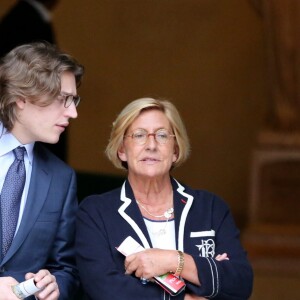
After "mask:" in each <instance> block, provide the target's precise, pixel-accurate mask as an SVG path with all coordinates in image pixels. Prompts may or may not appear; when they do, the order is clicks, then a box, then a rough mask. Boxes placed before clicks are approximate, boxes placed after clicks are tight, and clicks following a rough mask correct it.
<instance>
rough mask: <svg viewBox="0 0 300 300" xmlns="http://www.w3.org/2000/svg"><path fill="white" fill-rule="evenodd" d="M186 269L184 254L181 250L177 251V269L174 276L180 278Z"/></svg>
mask: <svg viewBox="0 0 300 300" xmlns="http://www.w3.org/2000/svg"><path fill="white" fill-rule="evenodd" d="M183 267H184V253H183V252H182V251H180V250H177V267H176V270H175V272H174V275H175V276H177V277H179V276H180V275H181V272H182V270H183Z"/></svg>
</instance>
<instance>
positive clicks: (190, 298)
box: [184, 294, 206, 300]
mask: <svg viewBox="0 0 300 300" xmlns="http://www.w3.org/2000/svg"><path fill="white" fill-rule="evenodd" d="M205 299H206V298H204V297H199V296H196V295H194V294H185V295H184V300H205Z"/></svg>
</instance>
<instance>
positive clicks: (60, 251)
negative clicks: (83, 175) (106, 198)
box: [0, 143, 79, 300]
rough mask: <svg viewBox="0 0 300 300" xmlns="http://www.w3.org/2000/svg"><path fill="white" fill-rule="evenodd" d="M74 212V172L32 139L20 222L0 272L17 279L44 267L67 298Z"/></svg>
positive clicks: (73, 273)
mask: <svg viewBox="0 0 300 300" xmlns="http://www.w3.org/2000/svg"><path fill="white" fill-rule="evenodd" d="M76 211H77V197H76V176H75V172H74V171H73V169H71V168H70V167H69V166H68V165H66V164H65V163H64V162H62V161H61V160H60V159H58V158H57V157H56V156H55V155H53V154H52V153H51V152H50V151H49V150H48V149H46V148H45V147H44V146H42V145H40V144H38V143H36V144H35V146H34V158H33V166H32V174H31V180H30V186H29V190H28V196H27V200H26V206H25V209H24V213H23V217H22V221H21V224H20V227H19V229H18V231H17V234H16V236H15V238H14V239H13V242H12V244H11V247H10V248H9V250H8V252H7V254H6V256H5V257H4V258H3V260H2V261H1V264H0V276H1V277H2V276H12V277H14V278H15V279H16V280H18V281H19V282H21V281H23V280H25V279H24V276H25V274H26V273H27V272H33V273H36V272H37V271H39V270H40V269H48V270H49V271H50V272H51V273H52V274H53V275H55V277H56V280H57V283H58V286H59V290H60V298H59V299H61V300H70V299H72V297H73V295H74V293H75V292H76V289H77V287H78V282H79V281H78V274H77V269H76V267H75V255H74V236H75V215H76ZM0 240H1V239H0ZM31 298H32V299H34V298H33V297H31ZM31 298H27V299H31Z"/></svg>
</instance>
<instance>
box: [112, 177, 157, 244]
mask: <svg viewBox="0 0 300 300" xmlns="http://www.w3.org/2000/svg"><path fill="white" fill-rule="evenodd" d="M127 194H128V195H127ZM131 199H134V196H133V192H132V191H131V188H130V186H129V183H128V182H127V181H125V182H124V184H123V186H122V189H121V195H120V200H121V201H122V202H123V203H122V205H121V206H120V208H119V209H118V212H119V214H120V215H121V216H122V218H123V219H125V221H126V222H127V223H129V224H130V226H131V227H132V229H133V230H134V232H135V233H136V234H137V235H138V237H139V239H140V241H141V242H142V246H143V247H144V248H145V249H146V248H151V241H150V237H149V234H148V232H147V228H146V225H145V222H144V220H143V218H142V216H141V214H140V212H139V210H138V207H137V205H134V204H135V203H133V201H132V200H131ZM143 232H146V235H145V234H144V233H143Z"/></svg>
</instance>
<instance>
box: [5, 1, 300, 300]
mask: <svg viewBox="0 0 300 300" xmlns="http://www.w3.org/2000/svg"><path fill="white" fill-rule="evenodd" d="M296 2H297V0H277V1H276V0H273V1H272V0H256V1H255V0H253V1H251V0H172V1H171V0H127V1H124V0H110V1H105V0H85V1H78V0H72V1H71V0H60V1H59V3H58V4H57V6H56V7H55V9H54V10H53V11H52V17H53V18H52V22H53V29H54V32H55V37H56V42H57V44H58V45H59V47H60V48H61V49H63V50H64V51H67V52H68V53H70V54H72V55H73V56H75V57H76V58H77V59H78V61H79V62H80V63H82V64H83V65H84V66H85V69H86V73H85V76H84V80H83V83H82V86H81V87H80V88H79V90H78V92H79V94H80V96H81V97H82V102H81V103H80V106H79V108H78V112H79V117H78V119H77V120H74V121H72V122H71V125H70V128H69V130H68V136H67V142H66V143H67V146H66V147H67V154H66V161H67V162H68V163H69V164H70V165H71V166H72V167H73V168H74V169H75V170H76V172H77V174H78V187H79V190H78V197H79V200H81V199H82V198H83V197H84V196H86V195H88V194H91V193H94V192H101V191H105V190H107V189H110V188H113V187H114V186H118V185H119V184H120V182H122V180H123V177H124V176H126V174H125V173H124V172H123V171H121V170H116V169H115V168H114V167H113V166H112V164H111V163H110V162H109V161H108V160H107V159H106V157H105V156H104V149H105V146H106V144H107V142H108V138H109V134H110V130H111V125H112V122H113V120H114V119H115V117H116V116H117V114H118V113H119V112H120V110H121V109H122V108H123V107H124V106H125V105H126V104H127V103H128V102H130V101H132V100H134V99H137V98H141V97H144V96H151V97H162V98H167V99H169V100H170V101H172V102H173V103H174V104H175V105H176V107H177V108H178V109H179V111H180V113H181V115H182V117H183V119H184V121H185V124H186V127H187V131H188V133H189V137H190V141H191V145H192V152H191V156H190V158H189V159H188V161H187V162H186V163H185V164H184V165H183V166H181V167H179V168H178V169H175V170H174V171H173V175H174V177H175V178H177V179H178V180H180V181H182V182H184V183H186V184H188V185H190V186H191V187H193V188H199V189H207V190H210V191H213V192H215V193H216V194H218V195H220V196H221V197H222V198H224V199H225V200H226V202H227V203H228V204H229V205H230V207H231V210H232V212H233V215H234V217H235V220H236V223H237V225H238V226H239V227H240V228H241V233H242V240H243V243H244V245H245V247H246V248H247V250H248V249H249V256H250V258H251V259H253V266H254V269H255V285H254V291H253V296H252V298H251V299H254V300H256V299H258V300H259V299H300V296H299V292H298V289H297V288H298V286H299V284H300V271H299V269H297V268H290V267H289V266H290V261H289V262H288V264H289V265H288V266H286V265H285V263H284V261H285V260H284V258H285V257H290V256H294V258H295V263H296V264H294V263H293V265H294V266H295V265H297V264H299V254H297V253H298V251H296V250H298V249H300V247H299V248H297V247H298V246H299V243H300V242H299V238H300V235H299V232H300V231H299V220H300V214H299V212H300V210H298V208H300V207H299V204H296V208H297V210H295V206H293V205H294V204H295V203H297V200H298V202H299V200H300V199H299V198H297V197H298V196H299V195H300V193H299V186H300V179H299V176H300V175H298V174H300V172H298V170H299V161H300V159H299V156H298V154H299V149H300V148H299V144H298V141H299V139H298V131H297V130H298V127H297V126H298V125H297V122H298V121H297V120H298V115H297V113H296V116H295V120H296V121H295V120H294V119H293V118H294V116H291V117H290V119H289V120H290V122H284V120H285V116H286V115H288V113H287V114H285V115H284V116H283V117H281V114H280V111H281V110H280V108H281V107H282V105H281V106H280V105H278V103H281V100H282V99H279V100H278V101H277V98H276V97H275V96H274V93H273V92H274V90H276V89H277V87H278V86H279V87H280V86H282V85H283V86H285V85H284V84H285V83H286V81H285V80H288V79H289V78H290V77H289V74H294V75H295V74H296V75H297V72H296V71H298V69H297V68H299V61H300V60H298V56H297V53H298V52H299V51H300V48H297V46H298V45H297V43H299V42H297V39H295V37H297V34H298V33H299V29H300V26H299V27H297V25H299V22H298V24H297V22H296V21H293V20H295V19H296V20H297V17H298V16H299V15H298V14H297V10H296V9H299V7H298V6H299V5H298V4H296ZM15 3H16V1H12V0H1V1H0V18H1V17H3V16H4V15H5V14H6V13H7V11H8V10H9V9H10V8H11V7H12V6H13V5H14V4H15ZM273 5H274V7H273ZM280 5H282V7H280ZM273 8H274V10H273ZM278 12H283V13H284V12H287V15H284V16H283V17H282V18H279V17H278V14H277V13H278ZM299 14H300V13H299ZM276 18H277V19H276ZM291 20H292V21H291ZM284 22H287V24H288V26H289V27H288V29H290V28H294V29H295V30H292V32H293V35H292V36H291V37H290V38H287V39H285V37H286V35H285V33H286V31H282V30H281V29H280V28H282V26H283V28H286V27H285V23H284ZM293 26H294V27H293ZM276 34H278V37H279V38H282V40H281V39H279V40H277V35H276ZM274 37H275V38H274ZM298 39H299V37H298ZM299 40H300V39H299ZM293 41H296V42H293ZM0 43H2V42H1V40H0ZM280 45H286V47H287V49H288V52H287V53H286V52H284V51H286V49H282V51H283V52H277V51H279V50H280ZM294 46H295V47H296V48H293V47H294ZM291 47H292V51H289V50H290V49H291ZM278 49H279V50H278ZM297 49H299V50H297ZM297 51H298V52H297ZM278 53H283V54H284V55H285V56H283V58H280V57H281V56H280V55H278ZM286 57H288V59H287V61H286V60H284V58H286ZM277 58H278V60H276V59H277ZM290 58H291V59H294V62H295V64H293V63H291V61H290ZM278 61H279V64H280V66H281V67H283V71H282V72H281V71H280V70H279V71H278V72H279V76H274V74H277V73H276V72H277V68H276V66H277V65H278ZM285 62H287V64H288V65H289V66H292V69H285V68H284V64H285ZM274 66H275V67H274ZM293 66H294V67H293ZM294 68H296V71H295V69H294ZM280 74H283V75H282V76H281V75H280ZM296 75H295V76H294V77H293V78H292V80H294V81H293V83H294V82H296V83H298V82H297V80H295V78H298V77H297V76H296ZM278 78H279V79H278ZM281 79H282V80H283V83H284V84H282V83H280V82H281V81H280V80H281ZM293 83H291V85H292V88H291V90H292V91H293V92H294V94H295V98H296V101H295V102H293V101H292V102H289V100H287V101H286V102H285V100H283V102H284V103H288V104H291V105H290V106H291V107H292V108H291V111H297V109H298V106H297V105H299V111H300V101H299V98H298V94H297V92H296V91H295V90H297V84H293ZM286 89H287V90H288V91H290V90H289V85H288V84H287V88H286ZM287 93H288V92H287ZM276 101H277V102H276ZM297 101H298V102H297ZM278 107H279V108H278ZM284 107H285V106H284ZM283 109H284V108H283ZM286 118H289V115H288V116H287V117H286ZM291 120H292V121H291ZM261 150H262V151H263V155H261V153H262V152H261ZM281 150H284V151H283V152H284V154H283V156H284V159H283V161H288V162H289V164H288V165H289V166H290V165H293V166H296V167H292V168H293V171H292V173H291V172H290V169H289V168H287V167H286V165H284V166H283V169H284V174H287V175H286V176H292V177H291V180H289V182H288V183H282V184H283V185H284V193H285V195H286V196H287V198H288V199H289V201H288V205H290V207H291V213H292V214H293V215H294V217H293V224H292V225H291V224H289V221H288V220H286V219H285V217H282V218H280V220H279V218H277V217H276V216H275V217H272V216H271V217H270V216H266V215H263V216H261V215H259V216H258V217H257V214H259V210H260V208H262V209H266V210H268V211H269V210H272V207H275V206H276V205H277V206H278V207H281V205H282V206H284V204H283V203H284V199H282V198H280V201H281V202H280V201H279V202H278V201H277V199H276V201H277V202H276V203H275V204H274V205H273V203H272V201H273V200H272V195H274V194H278V193H277V190H274V189H273V188H274V184H273V183H272V178H274V177H272V176H273V175H272V174H275V173H276V174H281V173H282V172H281V169H280V168H281V165H278V164H276V166H275V169H276V170H275V171H274V172H275V173H274V172H273V173H272V170H273V169H272V168H273V167H272V168H271V170H269V169H268V172H260V170H261V169H262V165H263V166H264V164H263V163H261V161H262V160H263V161H269V157H273V156H272V155H273V154H274V152H275V153H277V152H276V151H281ZM257 153H258V156H259V158H257ZM270 153H271V154H270ZM280 153H281V152H280ZM290 153H292V155H290ZM269 154H270V155H269ZM291 156H292V163H290V161H291V159H290V158H291ZM278 157H282V156H281V154H279V156H278V155H277V156H276V155H275V158H274V160H275V161H278V160H277V158H278ZM279 160H280V159H279ZM280 162H282V160H280ZM294 163H295V164H294ZM253 170H256V171H255V172H254V171H253ZM253 172H254V173H253ZM289 174H292V175H289ZM265 179H266V182H271V183H270V184H269V185H267V191H266V192H264V191H261V189H260V188H259V187H260V186H261V184H262V183H264V182H265ZM291 182H293V186H292V187H291V190H289V189H287V186H290V183H291ZM275 186H276V184H275ZM291 194H293V198H290V196H289V195H291ZM270 195H271V196H270ZM295 195H296V197H295ZM261 196H266V197H268V201H267V202H263V201H264V200H263V199H265V197H261ZM253 197H256V198H255V199H254V198H253ZM261 202H263V203H264V205H261ZM297 205H298V206H297ZM279 210H280V209H279ZM289 213H290V210H289V211H287V214H289ZM286 218H287V219H288V216H286ZM258 223H259V224H261V223H263V224H264V225H266V224H267V225H270V226H269V227H268V230H267V233H266V231H264V233H263V234H261V232H262V230H261V228H262V227H261V226H260V225H259V226H258V227H259V229H258V231H256V229H257V226H256V225H257V224H258ZM253 228H254V229H253ZM263 228H265V227H263ZM270 228H271V229H270ZM278 228H279V230H281V232H283V233H282V235H281V237H282V236H285V235H286V232H288V233H290V237H291V238H290V240H292V241H293V243H294V246H293V249H292V250H291V251H290V247H289V245H288V243H287V241H286V240H280V238H279V240H278V236H277V235H276V232H277V231H278ZM286 228H288V229H287V230H286ZM290 228H292V229H290ZM257 232H259V233H260V235H259V234H258V235H259V237H260V238H261V239H262V240H263V241H264V240H270V241H271V242H270V245H269V246H268V245H266V247H262V245H261V244H259V245H257V244H256V236H258V235H257V234H256V233H257ZM265 237H266V238H265ZM273 237H274V239H276V240H277V241H278V243H277V244H276V245H279V248H280V245H281V243H284V244H285V245H286V248H284V251H281V250H282V249H281V248H280V249H279V248H276V247H277V246H276V245H275V246H274V245H273V244H272V241H273V240H274V239H273ZM261 243H264V242H261ZM264 246H265V245H264ZM274 247H275V248H276V249H277V250H278V249H279V250H278V251H277V250H276V249H275V248H274ZM258 248H259V251H257V249H258ZM274 249H275V250H274ZM270 251H271V252H272V253H273V254H272V260H271V261H270V260H269V258H270V256H269V254H268V253H269V252H270ZM296 256H297V258H296ZM257 262H258V263H257ZM265 262H266V263H265ZM280 262H281V263H280ZM274 265H276V266H280V268H279V267H277V268H273V267H272V266H274ZM270 266H271V267H270ZM281 266H282V267H281ZM297 266H298V265H297Z"/></svg>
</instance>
